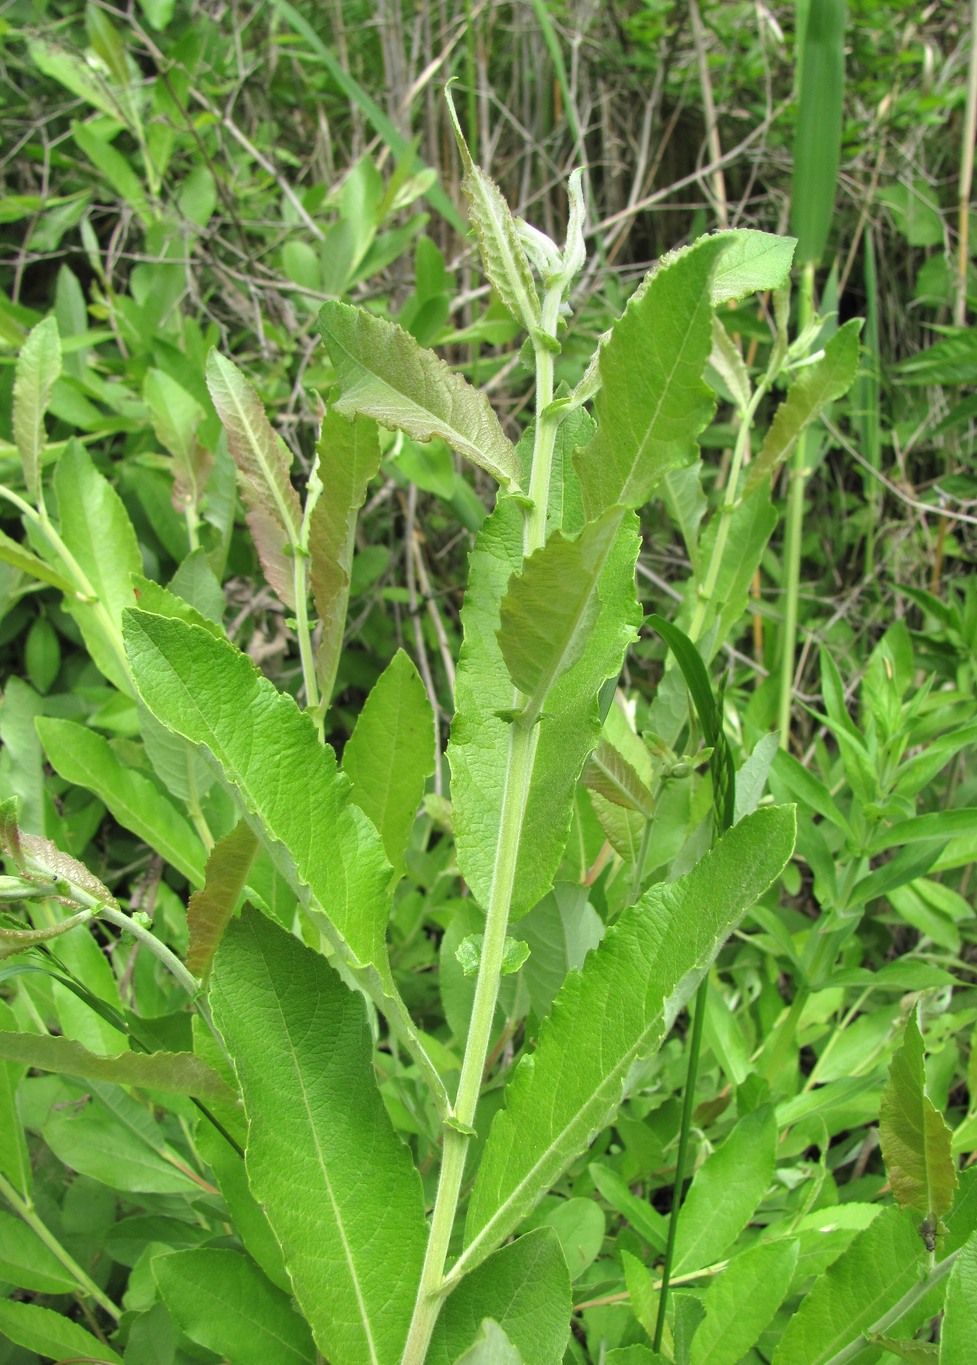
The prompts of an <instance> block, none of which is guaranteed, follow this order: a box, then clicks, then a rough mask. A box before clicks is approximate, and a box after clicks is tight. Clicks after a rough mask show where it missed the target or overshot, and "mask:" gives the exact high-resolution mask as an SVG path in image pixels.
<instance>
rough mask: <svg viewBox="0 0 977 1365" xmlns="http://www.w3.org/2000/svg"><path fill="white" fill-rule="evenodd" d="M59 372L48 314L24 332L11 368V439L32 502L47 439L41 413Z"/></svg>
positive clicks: (55, 335) (58, 355)
mask: <svg viewBox="0 0 977 1365" xmlns="http://www.w3.org/2000/svg"><path fill="white" fill-rule="evenodd" d="M60 373H61V338H60V336H59V334H58V324H57V321H56V320H55V318H54V315H53V314H51V315H50V316H48V317H46V318H44V320H43V321H42V322H39V323H38V324H37V326H36V327H33V328H32V329H31V331H30V332H29V333H28V335H27V340H26V341H25V342H24V344H23V346H22V347H21V351H20V355H19V356H18V357H17V368H16V370H15V371H14V417H13V426H14V442H15V444H16V446H17V453H18V454H19V455H20V462H21V464H22V466H23V469H24V482H25V483H26V484H27V492H28V493H29V494H30V497H31V500H32V501H33V502H36V501H37V499H38V494H39V492H40V487H41V455H42V454H43V451H44V445H45V442H46V439H47V438H46V434H45V431H44V414H45V413H46V412H47V409H48V404H49V403H50V401H51V391H52V390H53V388H54V385H55V381H56V380H57V378H58V376H59V375H60Z"/></svg>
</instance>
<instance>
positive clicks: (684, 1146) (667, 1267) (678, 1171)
mask: <svg viewBox="0 0 977 1365" xmlns="http://www.w3.org/2000/svg"><path fill="white" fill-rule="evenodd" d="M708 989H709V977H708V975H707V976H705V977H703V979H702V981H701V982H700V983H699V989H698V990H697V991H696V995H695V1013H694V1014H693V1016H692V1032H691V1036H690V1038H689V1067H688V1072H687V1074H686V1078H685V1094H684V1095H683V1097H682V1122H681V1124H680V1127H679V1138H678V1155H677V1156H676V1158H675V1181H674V1183H673V1185H672V1212H671V1217H670V1218H669V1220H668V1241H667V1243H666V1245H665V1260H664V1262H663V1264H662V1278H661V1292H660V1294H659V1297H658V1318H657V1321H656V1322H655V1340H654V1347H655V1350H656V1351H659V1350H661V1344H662V1334H663V1333H664V1331H665V1314H666V1312H667V1310H668V1287H669V1284H670V1283H671V1276H672V1262H673V1261H674V1259H675V1239H676V1237H677V1235H678V1212H679V1208H680V1207H681V1204H682V1186H683V1185H684V1184H685V1163H686V1159H687V1157H688V1151H689V1134H690V1133H691V1131H692V1112H693V1110H694V1109H695V1082H696V1077H697V1075H698V1072H699V1052H700V1050H701V1048H702V1028H703V1024H704V1023H705V1017H706V993H707V991H708Z"/></svg>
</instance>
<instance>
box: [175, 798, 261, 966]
mask: <svg viewBox="0 0 977 1365" xmlns="http://www.w3.org/2000/svg"><path fill="white" fill-rule="evenodd" d="M257 851H258V840H257V838H256V836H255V833H254V830H253V829H252V828H251V826H250V825H249V824H248V823H247V822H246V821H245V820H239V821H238V823H237V824H236V825H235V826H234V828H233V829H232V830H229V831H228V832H227V834H225V835H224V837H223V838H222V839H218V841H217V843H216V844H215V845H214V847H213V848H212V849H211V850H210V853H209V854H208V855H207V867H206V870H205V873H204V884H203V886H202V887H201V888H200V889H199V890H198V891H194V893H193V895H192V896H191V897H190V900H189V902H188V904H187V928H188V930H189V932H190V942H189V946H188V948H187V968H188V970H189V971H191V972H193V974H194V976H198V977H201V978H204V977H206V976H207V975H208V974H209V973H210V968H211V965H212V963H213V960H214V954H215V953H216V952H217V948H218V946H219V944H220V941H221V938H222V937H223V935H224V930H225V929H226V928H227V926H228V924H229V923H230V919H231V916H232V915H233V913H234V911H235V909H236V908H237V903H238V900H239V899H240V897H241V893H242V892H243V890H244V887H245V883H246V882H247V879H248V873H249V872H250V871H251V864H252V863H253V862H254V857H255V854H256V853H257Z"/></svg>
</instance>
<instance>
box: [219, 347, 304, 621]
mask: <svg viewBox="0 0 977 1365" xmlns="http://www.w3.org/2000/svg"><path fill="white" fill-rule="evenodd" d="M207 387H208V389H209V390H210V396H211V398H212V399H213V400H214V407H215V408H216V409H217V415H218V417H219V418H220V419H221V422H222V423H223V426H224V430H225V431H226V433H227V447H228V450H229V451H230V452H231V455H232V456H233V459H234V463H235V464H236V465H237V469H238V475H239V484H240V488H241V493H242V496H243V498H244V504H245V507H246V509H247V518H248V526H249V527H250V530H251V535H252V536H253V537H254V543H255V547H256V549H257V551H258V558H259V559H260V560H261V567H262V569H263V570H264V574H265V577H266V578H267V580H268V582H269V583H270V585H271V587H272V588H273V589H274V591H275V592H276V593H277V595H278V596H279V597H280V598H281V600H282V601H283V602H284V603H285V605H286V606H287V607H290V608H291V609H292V610H293V611H294V610H295V566H294V558H293V555H294V550H295V547H297V546H298V545H299V543H300V541H301V528H302V506H301V504H300V502H299V499H298V494H297V493H296V491H295V489H294V488H293V487H292V483H291V479H290V478H289V473H288V471H289V464H290V457H289V454H288V450H287V447H286V446H285V444H284V442H283V441H281V440H280V439H279V438H278V437H277V436H276V435H275V433H274V431H273V430H272V428H271V423H270V422H269V421H268V418H267V417H266V416H265V410H264V407H263V405H262V403H261V399H260V398H259V397H258V395H257V394H256V393H255V391H254V389H253V388H252V387H251V385H250V384H249V383H248V381H247V380H246V379H245V377H244V375H243V374H242V373H241V371H240V370H239V369H238V368H237V366H236V365H234V364H233V363H232V362H231V361H230V360H227V359H225V357H224V356H222V355H221V354H220V353H219V352H218V351H211V352H210V354H209V356H208V357H207Z"/></svg>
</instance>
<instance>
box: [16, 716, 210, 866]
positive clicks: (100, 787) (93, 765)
mask: <svg viewBox="0 0 977 1365" xmlns="http://www.w3.org/2000/svg"><path fill="white" fill-rule="evenodd" d="M36 725H37V732H38V734H39V735H40V737H41V743H42V744H43V745H44V752H45V753H46V754H47V758H48V762H49V763H50V764H51V766H52V767H53V768H54V769H55V771H56V772H59V773H60V774H61V776H62V777H63V778H65V779H66V780H67V781H68V782H73V783H74V784H75V785H76V786H79V787H87V788H88V790H89V791H91V792H94V793H95V795H96V796H97V797H99V799H100V800H102V801H104V803H105V805H106V806H107V807H108V809H109V810H110V811H111V812H112V815H113V816H114V817H115V819H116V820H118V822H119V824H120V825H122V826H123V828H125V829H128V830H131V831H132V833H133V834H135V835H137V837H138V838H140V839H143V840H145V842H146V843H147V844H149V846H150V848H154V849H155V850H156V852H157V853H159V854H160V856H161V857H163V858H165V859H166V861H167V862H168V863H169V864H170V865H171V867H175V868H176V869H177V871H179V872H182V873H183V875H184V876H185V877H187V878H188V879H189V880H190V881H191V882H192V883H193V884H194V885H195V886H199V885H200V884H201V882H202V881H203V863H204V858H203V849H202V848H201V846H200V839H199V837H198V836H197V834H196V833H195V831H194V829H193V826H192V825H191V824H190V822H189V821H188V820H187V818H186V816H185V815H184V814H183V813H182V811H180V810H179V809H178V808H177V807H176V806H175V805H174V804H173V802H172V801H170V800H169V799H168V798H167V797H165V796H164V795H163V793H162V792H161V791H160V790H159V788H158V787H157V785H156V783H155V782H153V780H152V779H151V778H149V777H147V776H146V774H145V773H142V772H139V771H138V770H137V769H136V768H130V767H128V766H127V765H126V764H125V763H123V762H122V761H121V759H120V758H119V756H118V755H117V754H116V752H115V750H114V749H113V748H112V746H111V745H110V744H109V742H108V740H107V739H105V738H103V736H102V735H99V734H96V732H95V731H94V730H89V729H88V727H87V726H85V725H79V724H78V723H77V721H73V720H54V719H52V718H50V717H47V716H39V717H38V719H37V722H36Z"/></svg>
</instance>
